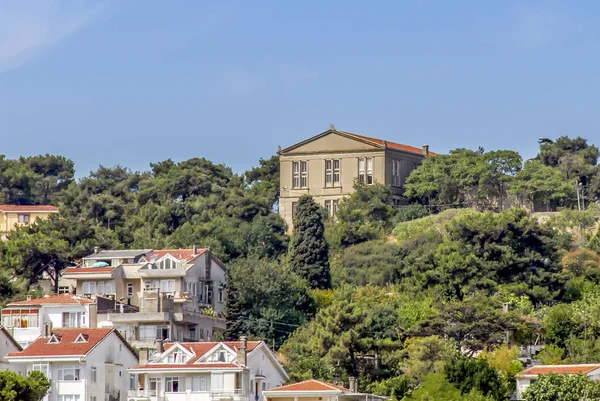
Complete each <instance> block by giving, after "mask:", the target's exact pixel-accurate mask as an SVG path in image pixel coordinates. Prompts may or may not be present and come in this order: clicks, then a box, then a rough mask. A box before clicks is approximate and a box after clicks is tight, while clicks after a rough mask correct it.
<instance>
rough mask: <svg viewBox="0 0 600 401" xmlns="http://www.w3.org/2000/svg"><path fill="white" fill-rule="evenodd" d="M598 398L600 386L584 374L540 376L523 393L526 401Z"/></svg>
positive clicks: (563, 400)
mask: <svg viewBox="0 0 600 401" xmlns="http://www.w3.org/2000/svg"><path fill="white" fill-rule="evenodd" d="M598 397H600V384H599V383H598V382H596V381H594V380H592V379H590V378H589V377H587V376H585V375H582V374H578V375H572V376H570V375H556V374H549V375H543V376H539V377H538V380H537V381H536V382H535V383H532V384H531V385H530V386H529V387H528V388H527V390H525V392H524V393H523V399H524V400H525V401H555V400H561V401H592V400H597V399H598Z"/></svg>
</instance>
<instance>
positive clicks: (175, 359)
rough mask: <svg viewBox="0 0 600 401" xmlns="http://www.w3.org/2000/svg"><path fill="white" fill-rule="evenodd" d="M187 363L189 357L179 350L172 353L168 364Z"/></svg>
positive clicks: (168, 357) (168, 358)
mask: <svg viewBox="0 0 600 401" xmlns="http://www.w3.org/2000/svg"><path fill="white" fill-rule="evenodd" d="M186 361H187V355H185V354H184V353H183V352H181V350H179V349H177V350H175V351H173V352H171V353H170V354H169V355H168V356H167V363H185V362H186Z"/></svg>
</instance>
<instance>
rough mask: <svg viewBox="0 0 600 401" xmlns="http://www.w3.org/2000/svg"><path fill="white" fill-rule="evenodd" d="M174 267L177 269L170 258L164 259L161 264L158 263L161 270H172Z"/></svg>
mask: <svg viewBox="0 0 600 401" xmlns="http://www.w3.org/2000/svg"><path fill="white" fill-rule="evenodd" d="M175 267H177V266H176V262H175V261H174V260H171V259H170V258H165V259H164V260H163V261H162V262H160V268H161V269H174V268H175Z"/></svg>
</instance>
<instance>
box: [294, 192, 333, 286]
mask: <svg viewBox="0 0 600 401" xmlns="http://www.w3.org/2000/svg"><path fill="white" fill-rule="evenodd" d="M289 263H290V267H291V268H292V271H294V272H295V273H296V274H298V275H299V276H300V277H302V278H304V279H306V280H307V281H308V283H309V284H310V286H311V288H331V275H330V271H329V247H328V245H327V241H326V240H325V226H324V224H323V216H322V214H321V210H320V207H319V205H317V204H316V203H315V201H314V200H313V199H312V197H310V196H302V197H301V198H300V199H299V200H298V207H297V210H296V216H295V218H294V233H293V235H292V242H291V246H290V255H289Z"/></svg>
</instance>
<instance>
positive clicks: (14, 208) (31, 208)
mask: <svg viewBox="0 0 600 401" xmlns="http://www.w3.org/2000/svg"><path fill="white" fill-rule="evenodd" d="M0 212H48V213H58V208H57V207H56V206H50V205H0Z"/></svg>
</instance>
